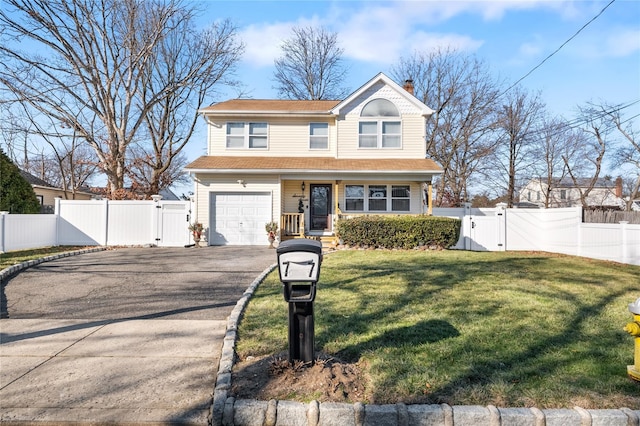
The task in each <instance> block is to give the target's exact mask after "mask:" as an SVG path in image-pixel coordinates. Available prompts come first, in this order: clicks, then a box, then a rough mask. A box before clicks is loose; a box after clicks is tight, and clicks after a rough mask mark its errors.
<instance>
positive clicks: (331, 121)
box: [186, 73, 442, 245]
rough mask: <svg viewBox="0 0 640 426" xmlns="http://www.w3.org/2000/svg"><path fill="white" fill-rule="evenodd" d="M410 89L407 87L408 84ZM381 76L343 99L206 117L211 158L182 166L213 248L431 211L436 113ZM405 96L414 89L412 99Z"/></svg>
mask: <svg viewBox="0 0 640 426" xmlns="http://www.w3.org/2000/svg"><path fill="white" fill-rule="evenodd" d="M408 83H410V82H408ZM405 86H406V87H402V86H400V85H398V84H397V83H395V82H394V81H393V80H391V79H390V78H389V77H387V76H386V75H384V74H382V73H380V74H378V75H376V76H375V77H374V78H372V79H371V80H369V81H368V82H367V83H366V84H364V85H363V86H362V87H360V88H359V89H358V90H356V91H355V92H353V93H352V94H351V95H349V96H348V97H347V98H346V99H344V100H334V101H329V100H320V101H305V100H300V101H298V100H256V99H233V100H229V101H225V102H220V103H217V104H214V105H212V106H210V107H206V108H203V109H202V110H201V111H200V112H201V114H202V115H203V116H204V118H205V120H206V123H207V128H208V155H206V156H202V157H200V158H198V159H196V160H195V161H193V162H192V163H191V164H189V165H188V166H187V167H186V170H187V171H188V172H189V173H190V174H191V175H192V177H193V178H194V181H195V190H194V198H195V202H194V210H195V211H194V212H192V214H193V220H192V221H198V222H201V223H203V225H204V227H205V229H207V230H208V232H207V233H206V238H207V240H208V243H209V244H210V245H225V244H230V245H262V244H265V242H266V232H265V224H266V223H267V222H270V221H276V222H277V223H279V224H280V230H279V234H280V236H281V238H282V239H283V240H284V239H287V238H294V237H302V236H304V237H312V236H318V237H320V236H333V235H334V234H333V231H334V225H335V221H336V220H337V218H338V217H339V216H340V215H342V214H344V215H358V214H376V215H379V214H382V215H399V214H421V213H430V212H431V181H432V179H433V178H434V177H435V176H437V175H439V174H441V173H442V169H441V168H440V166H438V165H437V164H436V163H435V162H434V161H432V160H431V159H428V158H425V155H426V145H425V144H426V141H425V131H426V126H425V120H426V119H427V118H428V117H429V116H430V115H431V114H432V112H433V111H432V110H431V109H430V108H429V107H427V106H426V105H424V104H423V103H422V102H420V101H419V100H418V99H417V98H416V97H414V96H413V94H412V86H411V85H405ZM407 89H408V90H407Z"/></svg>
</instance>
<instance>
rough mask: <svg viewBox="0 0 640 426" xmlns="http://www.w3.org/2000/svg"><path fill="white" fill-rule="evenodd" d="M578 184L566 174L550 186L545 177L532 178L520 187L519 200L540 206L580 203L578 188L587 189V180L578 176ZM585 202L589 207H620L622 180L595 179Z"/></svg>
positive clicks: (579, 189)
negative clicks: (594, 183)
mask: <svg viewBox="0 0 640 426" xmlns="http://www.w3.org/2000/svg"><path fill="white" fill-rule="evenodd" d="M577 183H578V185H576V184H575V183H574V182H573V180H572V179H571V178H569V177H565V178H562V179H557V178H554V179H552V183H551V187H549V185H548V183H547V179H542V178H535V179H531V180H530V181H529V182H528V183H527V184H526V185H525V186H524V187H523V188H522V190H520V202H521V203H523V202H524V203H532V204H535V205H537V206H539V207H545V206H547V205H548V207H550V208H554V207H574V206H581V205H582V201H581V199H580V194H581V191H582V192H584V191H586V189H587V188H588V185H589V183H590V179H578V180H577ZM547 200H548V203H547ZM587 203H588V204H589V206H592V207H616V208H617V207H623V206H624V200H623V199H622V179H621V178H617V179H616V180H615V181H614V180H611V179H598V180H597V182H596V185H595V186H594V187H593V189H592V190H591V192H590V193H589V195H588V196H587Z"/></svg>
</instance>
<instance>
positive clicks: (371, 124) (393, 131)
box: [358, 99, 402, 148]
mask: <svg viewBox="0 0 640 426" xmlns="http://www.w3.org/2000/svg"><path fill="white" fill-rule="evenodd" d="M358 132H359V135H358V136H359V138H358V147H359V148H401V147H402V125H401V121H400V113H399V112H398V109H397V108H396V106H395V105H394V104H393V103H392V102H391V101H388V100H386V99H374V100H372V101H371V102H369V103H368V104H367V105H365V106H364V108H362V112H361V113H360V123H359V127H358Z"/></svg>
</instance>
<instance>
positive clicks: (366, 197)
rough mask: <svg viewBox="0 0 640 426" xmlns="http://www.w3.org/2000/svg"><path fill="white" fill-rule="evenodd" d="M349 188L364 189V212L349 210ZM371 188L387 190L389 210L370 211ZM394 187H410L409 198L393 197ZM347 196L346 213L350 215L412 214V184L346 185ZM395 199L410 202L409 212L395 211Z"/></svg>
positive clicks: (345, 201)
mask: <svg viewBox="0 0 640 426" xmlns="http://www.w3.org/2000/svg"><path fill="white" fill-rule="evenodd" d="M347 186H362V187H364V196H363V203H362V206H363V207H364V210H347V195H346V192H347V191H346V187H347ZM370 186H385V187H386V188H387V197H386V201H387V208H386V209H385V210H369V199H371V198H370V197H369V187H370ZM394 186H408V187H409V197H408V198H405V197H395V198H394V197H393V187H394ZM344 192H345V195H344V211H345V212H348V213H373V214H383V213H410V212H411V204H412V200H411V184H408V183H393V184H382V183H371V184H365V183H354V184H346V185H345V191H344ZM349 199H353V200H356V199H359V198H355V197H350V198H349ZM394 199H398V200H409V210H393V200H394Z"/></svg>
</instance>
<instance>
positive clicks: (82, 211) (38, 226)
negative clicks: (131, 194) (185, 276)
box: [0, 199, 192, 253]
mask: <svg viewBox="0 0 640 426" xmlns="http://www.w3.org/2000/svg"><path fill="white" fill-rule="evenodd" d="M190 214H191V203H190V202H189V201H108V200H60V199H58V200H56V206H55V214H24V215H22V214H0V253H2V252H5V251H12V250H22V249H30V248H37V247H46V246H58V245H80V246H84V245H87V246H90V245H109V246H114V245H126V246H131V245H157V246H162V247H181V246H185V245H188V244H191V243H192V240H191V235H190V232H189V218H190Z"/></svg>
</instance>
